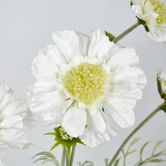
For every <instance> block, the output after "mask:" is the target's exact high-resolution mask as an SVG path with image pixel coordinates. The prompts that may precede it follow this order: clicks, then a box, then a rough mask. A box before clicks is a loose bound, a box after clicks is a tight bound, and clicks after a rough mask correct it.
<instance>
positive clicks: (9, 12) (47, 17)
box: [0, 0, 166, 166]
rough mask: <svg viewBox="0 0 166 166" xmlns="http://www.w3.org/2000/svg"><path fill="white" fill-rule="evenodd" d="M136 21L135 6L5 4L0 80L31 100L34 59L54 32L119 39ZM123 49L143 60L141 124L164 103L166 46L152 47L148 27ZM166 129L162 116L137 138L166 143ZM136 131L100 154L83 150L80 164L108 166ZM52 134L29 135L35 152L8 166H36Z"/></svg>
mask: <svg viewBox="0 0 166 166" xmlns="http://www.w3.org/2000/svg"><path fill="white" fill-rule="evenodd" d="M135 21H136V19H135V16H134V14H133V13H132V11H131V9H130V6H129V1H124V0H116V1H115V0H114V1H113V0H0V79H1V80H5V81H6V82H7V83H8V84H10V85H11V87H12V88H13V89H14V91H15V92H16V94H17V95H18V96H19V97H21V98H24V99H25V96H26V95H25V93H26V88H27V86H28V85H30V84H31V83H32V82H33V77H32V74H31V69H30V68H31V62H32V59H33V58H34V57H35V56H36V55H37V53H38V50H39V49H40V48H43V47H45V46H46V45H47V44H49V43H52V39H51V34H52V32H54V31H56V30H64V29H72V30H76V31H80V32H83V33H89V32H90V31H91V30H95V29H101V30H103V31H104V30H108V31H111V32H112V33H114V34H119V33H120V32H121V31H123V30H124V29H126V28H127V27H128V26H130V25H131V24H133V23H135ZM121 43H123V44H124V45H125V46H132V47H135V48H136V50H137V53H138V54H139V55H140V66H141V67H142V68H143V69H144V71H145V73H146V76H147V78H148V85H147V86H146V88H145V91H144V96H143V99H142V100H141V101H139V102H138V104H137V107H136V109H135V113H136V124H138V123H139V122H140V121H141V120H142V119H144V117H145V116H146V115H148V114H149V113H150V112H151V111H152V110H153V109H154V108H155V107H156V106H157V105H158V104H159V103H161V100H160V97H159V96H158V94H157V91H156V83H155V77H156V73H157V72H158V71H159V69H160V68H161V67H164V66H165V65H166V45H165V44H160V43H156V42H154V41H152V40H151V39H150V38H149V37H148V36H147V34H146V32H145V31H144V29H143V27H139V28H138V29H137V30H135V31H134V32H133V33H131V34H130V35H129V36H127V37H126V38H125V39H124V40H123V41H121ZM136 124H135V126H136ZM165 126H166V114H164V113H159V114H158V116H156V117H155V118H154V119H153V120H152V121H151V122H150V123H149V124H148V125H146V127H145V128H144V129H143V130H141V131H140V132H139V133H138V134H137V136H140V137H142V142H144V141H147V140H154V141H155V140H158V139H165V138H166V127H165ZM131 130H132V128H129V129H124V130H122V131H120V133H119V136H118V137H116V138H115V139H114V140H112V141H111V142H107V143H104V144H102V145H100V146H98V147H96V148H91V149H90V148H88V147H83V146H79V147H78V149H77V154H76V160H77V161H78V160H79V161H84V160H86V159H88V160H93V161H95V164H96V165H97V166H102V165H104V164H103V163H104V162H103V159H104V158H105V157H111V156H112V155H113V154H114V152H115V151H116V149H117V147H118V146H119V145H120V143H121V142H122V140H123V139H124V138H125V136H126V135H127V134H128V133H129V132H130V131H131ZM46 131H49V129H48V128H47V127H46V126H44V125H42V124H40V125H38V126H37V127H36V128H35V129H33V130H29V133H30V138H31V140H32V141H33V142H34V144H35V146H33V147H32V148H31V149H28V150H25V151H22V150H7V151H6V155H4V156H3V158H4V160H5V161H6V163H7V164H8V166H32V165H33V164H32V161H31V157H32V155H34V154H35V153H37V152H39V151H43V150H48V149H49V148H50V146H51V145H52V143H53V140H52V139H51V138H48V137H47V136H43V135H42V134H43V133H45V132H46ZM165 146H166V144H165ZM54 153H55V154H56V156H57V158H58V159H60V154H61V149H60V148H58V149H57V150H55V151H54ZM2 155H3V154H2ZM133 161H135V157H131V160H130V162H129V164H128V166H132V165H133V164H132V162H133ZM75 165H76V164H75ZM160 165H161V164H160Z"/></svg>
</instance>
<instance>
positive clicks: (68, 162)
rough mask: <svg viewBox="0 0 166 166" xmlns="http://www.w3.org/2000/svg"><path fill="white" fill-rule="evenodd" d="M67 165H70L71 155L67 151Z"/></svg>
mask: <svg viewBox="0 0 166 166" xmlns="http://www.w3.org/2000/svg"><path fill="white" fill-rule="evenodd" d="M66 166H70V156H69V154H68V153H67V151H66Z"/></svg>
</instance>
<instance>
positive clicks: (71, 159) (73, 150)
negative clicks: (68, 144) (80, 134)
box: [70, 146, 75, 166]
mask: <svg viewBox="0 0 166 166" xmlns="http://www.w3.org/2000/svg"><path fill="white" fill-rule="evenodd" d="M74 155H75V146H73V147H72V152H71V156H70V166H72V165H73V160H74Z"/></svg>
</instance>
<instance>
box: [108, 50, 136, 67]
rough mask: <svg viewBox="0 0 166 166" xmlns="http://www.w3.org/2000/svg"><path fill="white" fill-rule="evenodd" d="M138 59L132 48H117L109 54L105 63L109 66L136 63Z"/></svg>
mask: <svg viewBox="0 0 166 166" xmlns="http://www.w3.org/2000/svg"><path fill="white" fill-rule="evenodd" d="M138 60H139V59H138V55H137V54H136V52H135V50H134V49H133V48H119V49H118V51H117V52H116V53H114V55H113V56H111V58H110V59H109V61H108V62H107V65H109V66H110V68H116V67H121V66H128V65H137V64H138Z"/></svg>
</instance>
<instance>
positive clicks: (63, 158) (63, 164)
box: [61, 148, 66, 166]
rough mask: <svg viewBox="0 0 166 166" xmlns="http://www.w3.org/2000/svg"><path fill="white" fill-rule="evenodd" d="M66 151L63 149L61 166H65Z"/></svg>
mask: <svg viewBox="0 0 166 166" xmlns="http://www.w3.org/2000/svg"><path fill="white" fill-rule="evenodd" d="M65 156H66V149H65V148H63V152H62V160H61V166H65Z"/></svg>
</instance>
